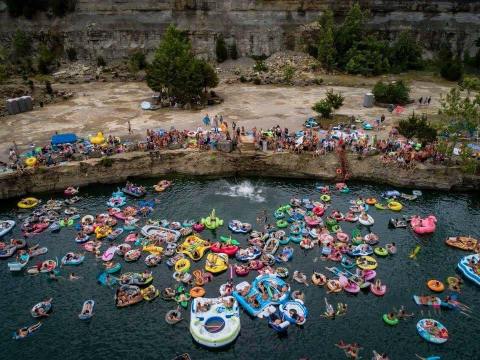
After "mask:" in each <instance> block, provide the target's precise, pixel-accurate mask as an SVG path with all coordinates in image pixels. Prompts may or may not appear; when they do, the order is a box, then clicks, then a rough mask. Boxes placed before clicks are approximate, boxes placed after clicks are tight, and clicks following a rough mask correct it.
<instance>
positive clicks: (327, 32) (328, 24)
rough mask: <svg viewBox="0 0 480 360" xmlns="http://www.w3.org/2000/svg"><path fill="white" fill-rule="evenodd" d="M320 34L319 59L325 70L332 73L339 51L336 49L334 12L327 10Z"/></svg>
mask: <svg viewBox="0 0 480 360" xmlns="http://www.w3.org/2000/svg"><path fill="white" fill-rule="evenodd" d="M319 25H320V34H319V37H320V39H319V42H318V47H317V57H318V60H319V61H320V62H321V63H322V65H323V66H324V67H325V69H327V70H329V71H331V70H332V69H333V67H334V66H335V59H336V55H337V50H336V49H335V38H334V31H335V29H334V21H333V12H332V11H331V10H330V9H327V10H326V11H325V12H324V13H323V15H322V17H321V18H320V20H319Z"/></svg>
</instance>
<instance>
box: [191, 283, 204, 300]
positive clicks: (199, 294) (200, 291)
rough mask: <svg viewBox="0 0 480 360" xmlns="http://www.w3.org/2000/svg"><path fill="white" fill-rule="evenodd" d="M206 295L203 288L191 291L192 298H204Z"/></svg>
mask: <svg viewBox="0 0 480 360" xmlns="http://www.w3.org/2000/svg"><path fill="white" fill-rule="evenodd" d="M203 295H205V289H204V288H203V287H201V286H195V287H194V288H192V289H191V290H190V296H191V297H192V298H197V297H202V296H203Z"/></svg>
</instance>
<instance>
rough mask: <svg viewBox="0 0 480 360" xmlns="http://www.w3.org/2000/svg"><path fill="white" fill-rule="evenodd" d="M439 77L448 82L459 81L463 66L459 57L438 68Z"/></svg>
mask: <svg viewBox="0 0 480 360" xmlns="http://www.w3.org/2000/svg"><path fill="white" fill-rule="evenodd" d="M440 75H441V76H442V77H443V78H444V79H446V80H449V81H459V80H461V79H462V77H463V64H462V61H461V60H460V58H459V57H457V58H455V59H451V60H448V61H447V62H445V63H443V64H442V65H441V67H440Z"/></svg>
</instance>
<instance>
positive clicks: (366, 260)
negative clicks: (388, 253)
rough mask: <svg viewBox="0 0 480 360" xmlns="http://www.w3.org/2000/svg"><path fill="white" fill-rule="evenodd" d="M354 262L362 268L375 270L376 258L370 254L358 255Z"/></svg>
mask: <svg viewBox="0 0 480 360" xmlns="http://www.w3.org/2000/svg"><path fill="white" fill-rule="evenodd" d="M356 263H357V266H358V267H359V268H360V269H362V270H375V269H376V268H377V266H378V263H377V260H376V259H375V258H373V257H371V256H360V257H359V258H357V261H356Z"/></svg>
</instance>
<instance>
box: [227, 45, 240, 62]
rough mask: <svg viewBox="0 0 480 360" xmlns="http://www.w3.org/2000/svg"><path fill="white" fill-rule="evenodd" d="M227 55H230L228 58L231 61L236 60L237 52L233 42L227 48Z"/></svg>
mask: <svg viewBox="0 0 480 360" xmlns="http://www.w3.org/2000/svg"><path fill="white" fill-rule="evenodd" d="M228 54H229V55H230V58H231V59H232V60H237V59H238V50H237V43H236V42H233V43H232V44H231V45H230V46H229V47H228Z"/></svg>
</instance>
